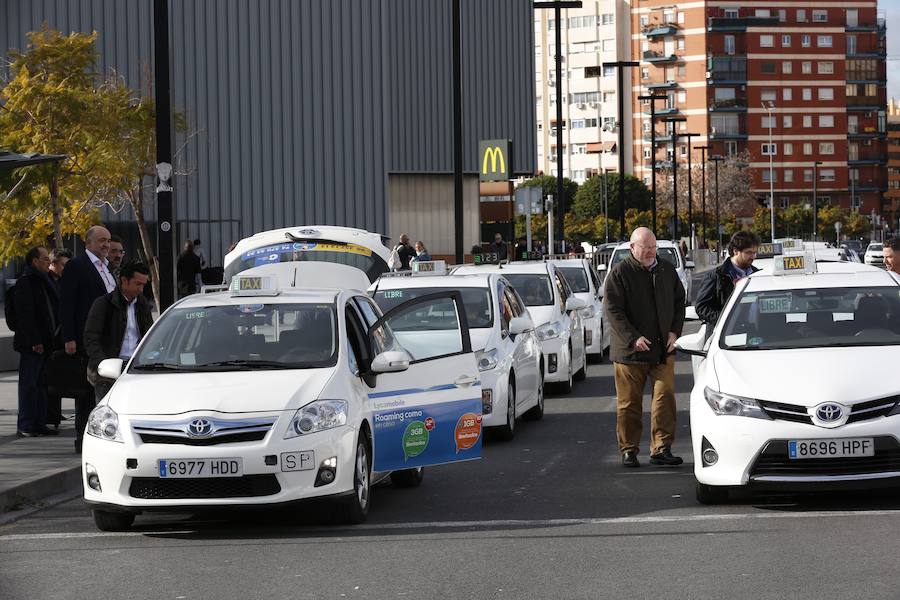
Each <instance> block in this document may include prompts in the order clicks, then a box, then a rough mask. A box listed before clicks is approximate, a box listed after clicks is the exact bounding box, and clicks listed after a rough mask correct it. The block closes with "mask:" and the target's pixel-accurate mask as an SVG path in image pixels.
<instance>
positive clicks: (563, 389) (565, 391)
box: [559, 352, 575, 394]
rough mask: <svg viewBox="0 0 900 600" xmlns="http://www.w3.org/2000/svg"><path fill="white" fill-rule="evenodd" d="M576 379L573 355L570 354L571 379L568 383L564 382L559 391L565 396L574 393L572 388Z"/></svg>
mask: <svg viewBox="0 0 900 600" xmlns="http://www.w3.org/2000/svg"><path fill="white" fill-rule="evenodd" d="M574 382H575V379H574V377H573V376H572V353H571V352H569V378H568V379H567V380H566V381H563V382H562V383H560V384H559V391H560V392H562V393H563V394H569V393H571V392H572V388H573V387H574V386H575V383H574Z"/></svg>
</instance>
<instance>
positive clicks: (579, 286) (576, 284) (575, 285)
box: [559, 267, 591, 293]
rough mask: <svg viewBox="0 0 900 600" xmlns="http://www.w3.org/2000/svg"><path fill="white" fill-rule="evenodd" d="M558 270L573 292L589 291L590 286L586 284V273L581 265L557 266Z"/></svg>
mask: <svg viewBox="0 0 900 600" xmlns="http://www.w3.org/2000/svg"><path fill="white" fill-rule="evenodd" d="M559 272H560V273H562V274H563V277H565V278H566V283H568V284H569V287H570V288H572V291H573V292H576V293H580V292H590V291H591V287H590V285H588V279H587V273H585V272H584V269H583V268H581V267H559Z"/></svg>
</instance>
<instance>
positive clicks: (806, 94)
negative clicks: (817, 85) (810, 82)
mask: <svg viewBox="0 0 900 600" xmlns="http://www.w3.org/2000/svg"><path fill="white" fill-rule="evenodd" d="M801 98H803V100H804V101H806V100H812V88H803V94H802V96H801Z"/></svg>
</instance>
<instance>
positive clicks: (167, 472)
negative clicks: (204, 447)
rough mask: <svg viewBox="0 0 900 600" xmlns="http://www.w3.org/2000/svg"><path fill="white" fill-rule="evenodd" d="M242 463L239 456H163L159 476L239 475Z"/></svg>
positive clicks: (170, 477) (169, 477)
mask: <svg viewBox="0 0 900 600" xmlns="http://www.w3.org/2000/svg"><path fill="white" fill-rule="evenodd" d="M243 474H244V464H243V461H242V460H241V459H240V458H177V459H169V458H164V459H161V460H160V461H159V476H160V477H161V478H165V479H176V478H182V477H190V478H195V477H240V476H241V475H243Z"/></svg>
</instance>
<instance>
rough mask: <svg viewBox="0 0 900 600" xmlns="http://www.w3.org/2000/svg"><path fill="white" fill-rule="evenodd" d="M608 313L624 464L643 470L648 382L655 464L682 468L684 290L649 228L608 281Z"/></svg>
mask: <svg viewBox="0 0 900 600" xmlns="http://www.w3.org/2000/svg"><path fill="white" fill-rule="evenodd" d="M603 308H604V311H605V314H606V317H607V319H609V322H610V324H611V326H612V335H611V345H610V351H609V352H610V358H611V360H612V361H613V362H614V363H615V378H616V436H617V438H618V442H619V452H621V454H622V464H623V465H624V466H626V467H639V466H641V464H640V462H638V458H637V455H638V452H639V450H640V448H639V444H640V441H641V431H642V430H643V419H642V417H643V409H642V407H641V404H642V399H643V394H644V384H645V383H646V381H647V377H649V378H650V380H651V381H652V382H653V400H652V404H651V405H650V428H651V438H652V440H651V445H650V464H654V465H680V464H681V463H682V462H683V461H682V459H681V457H678V456H673V455H672V442H673V441H674V439H675V340H676V339H678V337H679V336H680V335H681V328H682V326H683V325H684V287H683V286H682V285H681V281H680V280H679V279H678V273H677V272H676V271H675V267H674V266H673V265H672V264H671V263H669V262H667V261H665V260H659V259H658V258H657V256H656V236H655V235H653V232H652V231H650V230H649V229H647V228H646V227H639V228H637V229H635V230H634V233H632V234H631V256H629V257H627V258H626V259H625V260H623V261H621V262H620V263H618V264H617V265H616V266H614V267H613V268H612V269H611V270H610V272H609V275H608V276H607V277H606V284H605V292H604V295H603Z"/></svg>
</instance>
